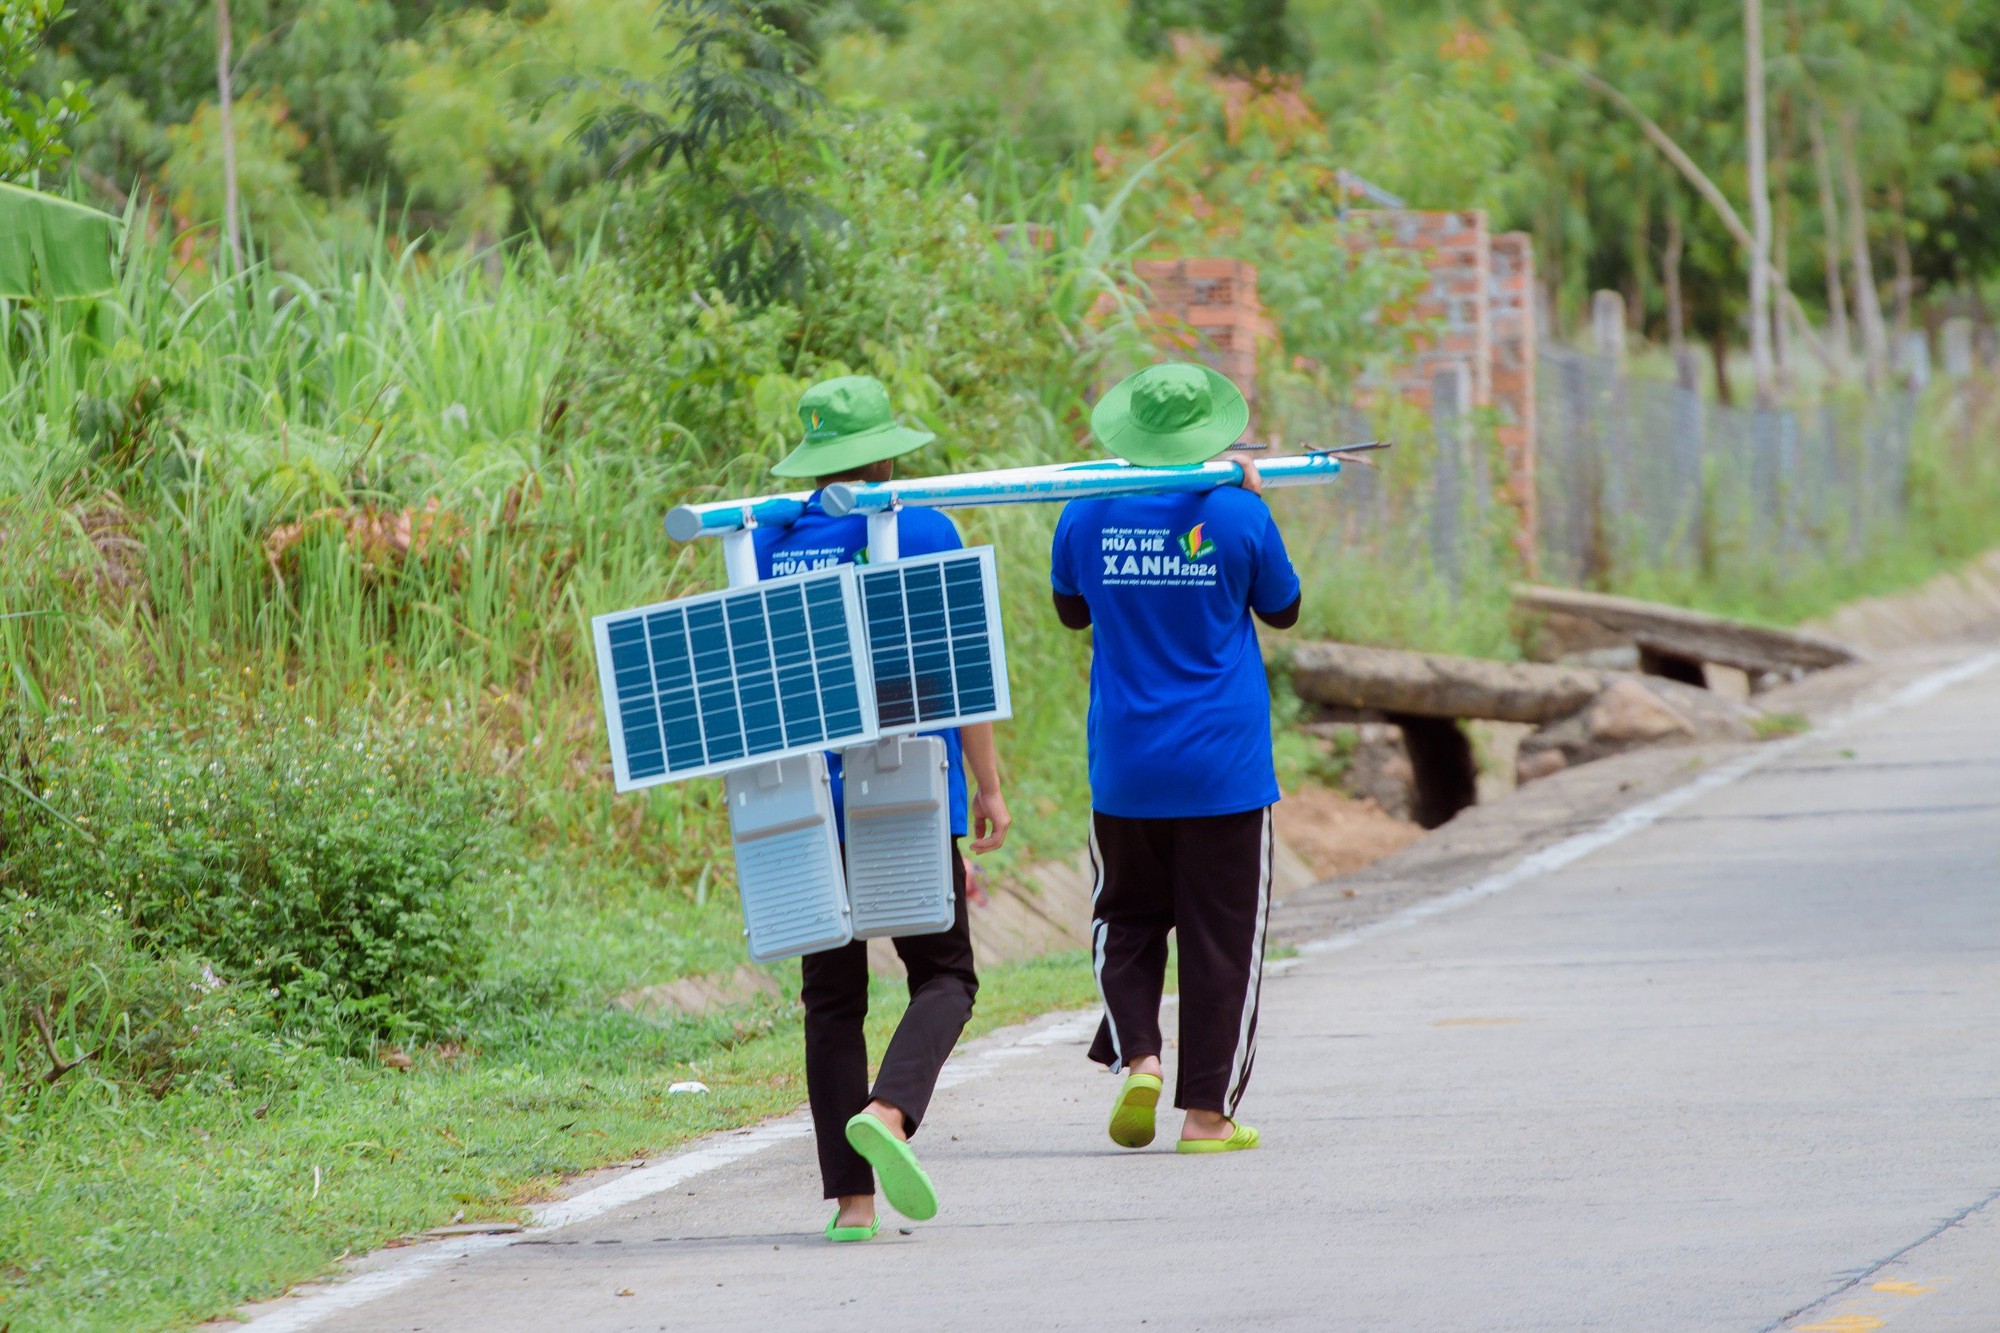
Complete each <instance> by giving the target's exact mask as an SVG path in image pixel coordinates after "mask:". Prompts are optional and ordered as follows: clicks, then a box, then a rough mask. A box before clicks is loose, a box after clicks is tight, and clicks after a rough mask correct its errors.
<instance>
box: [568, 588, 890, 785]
mask: <svg viewBox="0 0 2000 1333" xmlns="http://www.w3.org/2000/svg"><path fill="white" fill-rule="evenodd" d="M842 587H843V584H842V576H841V575H839V574H834V575H831V576H828V577H822V578H817V579H814V580H811V581H808V582H803V583H800V582H789V581H788V582H785V583H780V584H775V585H771V586H768V587H766V586H759V587H754V588H744V589H742V590H740V591H737V592H733V593H730V594H728V595H726V596H722V597H706V598H700V599H691V600H689V601H686V602H679V603H674V604H672V605H669V606H664V607H657V608H653V609H651V610H647V611H636V612H633V613H632V614H630V615H628V616H621V617H617V618H614V619H611V620H609V621H608V623H606V624H605V629H604V633H605V641H606V644H607V646H608V648H609V650H610V670H611V682H610V686H611V688H610V690H609V694H610V695H611V696H612V698H614V699H615V701H616V703H615V709H616V713H617V719H618V723H619V727H620V730H621V732H622V733H623V739H624V755H625V768H626V772H625V775H624V777H625V780H626V785H631V784H635V783H643V782H648V781H656V780H659V779H661V778H667V777H672V776H674V775H676V774H681V773H688V772H694V771H698V770H703V769H709V768H713V767H714V766H716V765H726V764H733V763H742V762H747V761H749V760H754V759H757V758H760V757H762V756H766V755H772V754H778V753H782V752H784V751H787V750H796V749H798V748H800V747H802V746H816V745H820V744H829V745H837V744H841V743H844V742H852V741H855V740H863V739H867V738H868V735H869V733H868V731H867V728H866V722H865V718H864V716H863V713H862V708H861V689H860V685H859V683H858V681H857V680H856V677H855V670H854V661H853V653H852V651H851V648H850V642H849V626H848V619H847V600H846V598H845V596H844V595H843V592H842Z"/></svg>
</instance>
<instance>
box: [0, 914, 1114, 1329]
mask: <svg viewBox="0 0 2000 1333" xmlns="http://www.w3.org/2000/svg"><path fill="white" fill-rule="evenodd" d="M783 983H784V984H785V985H786V987H787V990H788V994H787V995H786V996H785V997H784V998H782V999H779V1000H774V1001H772V1002H771V1003H769V1004H767V1005H763V1006H760V1007H755V1008H745V1009H741V1010H736V1011H732V1012H729V1013H726V1014H721V1015H718V1016H714V1017H710V1018H705V1019H698V1020H681V1021H679V1022H670V1023H658V1022H653V1021H649V1020H647V1019H644V1018H639V1017H634V1016H631V1015H628V1014H624V1013H622V1012H620V1011H618V1010H615V1009H612V1008H609V1007H607V1006H606V1005H604V1004H603V1003H601V1002H598V1003H593V1004H588V1005H575V1006H571V1007H569V1008H566V1009H564V1010H562V1011H560V1012H558V1013H556V1014H554V1015H551V1016H547V1017H544V1018H540V1019H528V1018H517V1019H516V1020H515V1021H514V1022H512V1023H511V1024H510V1025H508V1026H506V1027H503V1028H500V1029H496V1030H493V1031H491V1032H489V1033H488V1034H487V1035H486V1037H485V1039H484V1043H483V1044H482V1045H481V1047H480V1048H479V1049H477V1050H475V1051H468V1052H465V1053H460V1054H456V1055H454V1054H452V1053H451V1052H449V1051H442V1052H441V1051H438V1050H431V1051H428V1052H423V1053H419V1054H418V1055H417V1056H416V1057H415V1059H414V1064H413V1066H412V1068H410V1069H409V1070H408V1071H407V1072H400V1071H398V1070H396V1069H394V1068H391V1067H388V1066H384V1065H381V1064H379V1063H373V1062H365V1061H361V1060H353V1059H334V1058H332V1057H326V1056H322V1055H318V1054H316V1053H305V1052H301V1053H298V1056H297V1060H296V1062H295V1064H294V1067H293V1070H292V1077H291V1079H290V1080H289V1086H286V1087H284V1088H282V1089H272V1088H269V1087H264V1088H255V1087H250V1088H244V1089H240V1090H237V1091H234V1092H230V1093H226V1094H217V1093H215V1092H212V1091H209V1092H200V1093H189V1094H182V1093H173V1094H170V1095H168V1096H167V1097H165V1098H162V1099H160V1100H157V1101H156V1100H153V1099H150V1098H144V1097H141V1098H136V1099H128V1100H124V1101H122V1102H121V1103H119V1104H117V1105H116V1106H115V1107H96V1108H93V1107H89V1106H85V1105H78V1106H76V1107H75V1109H76V1110H77V1112H78V1114H76V1115H75V1116H74V1117H73V1119H72V1120H71V1121H70V1122H69V1123H66V1124H64V1125H63V1126H61V1127H60V1132H52V1133H45V1134H43V1135H40V1136H38V1137H37V1138H36V1139H34V1140H33V1141H30V1142H25V1143H23V1142H19V1141H17V1142H16V1143H15V1144H14V1145H12V1148H13V1150H12V1151H9V1152H8V1153H7V1154H6V1155H5V1157H4V1160H0V1255H4V1256H8V1257H7V1258H6V1259H5V1260H4V1261H0V1326H6V1325H7V1324H9V1323H11V1324H12V1326H13V1327H15V1328H17V1329H22V1330H26V1329H37V1330H43V1329H132V1328H155V1327H163V1326H165V1327H171V1326H181V1325H186V1324H190V1323H195V1322H199V1321H200V1320H202V1319H205V1318H209V1317H212V1316H215V1315H218V1314H223V1313H226V1312H227V1311H228V1310H229V1309H230V1308H232V1307H234V1306H236V1305H238V1304H240V1303H242V1302H244V1301H247V1300H254V1299H258V1298H260V1297H266V1296H271V1295H275V1294H277V1293H278V1292H280V1291H282V1290H283V1289H284V1288H285V1287H287V1286H289V1285H291V1284H293V1283H296V1282H300V1281H303V1280H306V1279H308V1278H311V1277H314V1276H316V1275H319V1274H322V1273H325V1272H327V1271H328V1270H329V1269H330V1268H331V1267H332V1265H333V1264H334V1263H335V1262H336V1261H337V1260H338V1259H339V1258H340V1257H341V1256H343V1255H345V1254H349V1253H358V1252H361V1251H364V1250H368V1249H371V1248H374V1247H376V1246H380V1245H382V1244H384V1243H385V1242H387V1241H390V1240H392V1239H394V1238H396V1237H398V1236H405V1235H410V1234H412V1233H415V1232H419V1231H422V1230H424V1229H425V1228H427V1227H433V1226H437V1225H440V1224H443V1223H446V1222H449V1221H451V1220H452V1219H453V1218H454V1217H456V1216H459V1215H460V1214H463V1216H464V1217H465V1218H469V1219H476V1220H487V1219H493V1218H509V1217H514V1216H517V1215H518V1214H519V1210H520V1208H521V1206H522V1205H523V1204H524V1203H525V1202H527V1201H530V1200H532V1199H535V1198H538V1197H543V1196H545V1195H546V1194H547V1193H548V1192H549V1191H550V1190H551V1189H552V1188H553V1187H554V1186H555V1185H556V1184H557V1183H559V1182H560V1181H561V1180H562V1179H564V1178H565V1177H567V1176H570V1175H573V1174H575V1173H577V1172H579V1171H584V1170H587V1169H589V1168H591V1167H595V1166H600V1165H603V1164H605V1163H607V1162H615V1161H619V1160H622V1159H624V1158H628V1157H631V1156H634V1155H637V1154H640V1153H657V1152H660V1151H663V1150H667V1149H671V1148H673V1147H675V1146H677V1145H679V1144H682V1143H685V1142H687V1141H688V1140H689V1139H692V1138H695V1137H697V1136H699V1135H702V1134H707V1133H711V1132H713V1131H716V1130H721V1129H729V1128H734V1127H738V1126H742V1125H746V1124H750V1123H752V1122H754V1121H757V1120H760V1119H762V1118H764V1117H767V1116H771V1115H777V1114H781V1113H783V1112H786V1111H789V1110H791V1109H793V1108H794V1107H796V1106H798V1105H800V1104H801V1103H802V1102H803V1101H804V1099H805V1079H804V1070H803V1066H802V1064H801V1061H800V1053H799V1047H800V1020H799V1015H798V1011H797V1006H796V1003H795V1001H794V999H793V998H792V997H793V995H795V993H796V991H797V972H796V969H790V970H789V974H788V975H786V976H784V978H783ZM1094 997H1095V990H1094V983H1093V980H1092V976H1091V970H1090V963H1089V958H1088V956H1087V954H1085V953H1083V952H1081V951H1077V952H1071V953H1063V954H1058V955H1052V956H1050V957H1047V958H1042V959H1038V960H1035V961H1032V962H1026V963H1017V964H1011V965H1007V966H1002V967H997V968H994V969H992V970H990V971H988V972H987V973H985V975H984V976H983V977H982V986H981V990H980V995H979V1002H978V1007H977V1009H976V1011H975V1013H974V1015H973V1020H972V1025H971V1027H970V1028H968V1029H967V1034H966V1035H967V1037H968V1038H970V1037H975V1036H978V1035H980V1034H982V1033H985V1032H990V1031H992V1030H993V1029H995V1028H998V1027H1002V1026H1004V1025H1006V1024H1009V1023H1015V1022H1019V1021H1021V1020H1023V1019H1027V1018H1031V1017H1033V1016H1035V1015H1038V1014H1043V1013H1047V1012H1050V1011H1052V1010H1059V1009H1065V1008H1076V1007H1080V1006H1083V1005H1085V1004H1088V1003H1090V1002H1091V1001H1092V1000H1093V999H1094ZM902 1000H903V995H902V989H901V983H899V982H890V981H884V980H880V979H878V980H877V981H876V983H875V986H874V991H873V995H872V1002H871V1006H870V1008H871V1014H870V1019H869V1038H870V1045H871V1047H872V1048H873V1049H875V1050H877V1051H879V1050H880V1049H881V1048H882V1045H883V1043H884V1042H885V1041H886V1040H887V1037H888V1034H889V1032H890V1030H891V1029H892V1028H893V1027H894V1024H895V1022H896V1019H897V1018H898V1016H899V1015H900V1014H901V1012H902V1008H903V1003H902ZM683 1079H699V1080H700V1081H702V1082H703V1083H706V1084H707V1085H708V1087H709V1089H710V1091H709V1092H708V1093H707V1094H705V1095H703V1094H693V1095H689V1094H669V1092H668V1091H667V1089H668V1087H669V1085H670V1084H672V1083H674V1082H676V1081H678V1080H683ZM798 1189H799V1194H800V1198H801V1200H802V1201H807V1200H811V1199H813V1198H815V1197H816V1194H817V1189H818V1184H817V1182H816V1181H814V1180H812V1179H811V1178H810V1177H809V1176H806V1175H803V1174H802V1175H801V1178H800V1180H799V1181H798Z"/></svg>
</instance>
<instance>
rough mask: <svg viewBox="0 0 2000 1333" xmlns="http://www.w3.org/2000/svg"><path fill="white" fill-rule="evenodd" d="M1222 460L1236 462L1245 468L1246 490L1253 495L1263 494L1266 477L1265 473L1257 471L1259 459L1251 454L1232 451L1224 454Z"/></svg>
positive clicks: (1244, 485)
mask: <svg viewBox="0 0 2000 1333" xmlns="http://www.w3.org/2000/svg"><path fill="white" fill-rule="evenodd" d="M1222 461H1223V462H1225V463H1234V464H1236V466H1238V467H1240V468H1242V469H1243V489H1244V490H1246V491H1248V492H1250V494H1252V495H1262V494H1263V493H1264V477H1263V474H1261V473H1260V472H1258V471H1257V460H1256V459H1255V458H1253V457H1251V456H1250V455H1249V454H1244V453H1234V452H1231V453H1226V454H1224V455H1223V456H1222Z"/></svg>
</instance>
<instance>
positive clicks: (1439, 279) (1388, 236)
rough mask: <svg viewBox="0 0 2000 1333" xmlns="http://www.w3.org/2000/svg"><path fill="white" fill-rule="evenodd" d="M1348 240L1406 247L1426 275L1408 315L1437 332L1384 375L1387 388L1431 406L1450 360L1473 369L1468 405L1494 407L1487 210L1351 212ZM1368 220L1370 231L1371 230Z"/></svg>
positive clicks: (1490, 273)
mask: <svg viewBox="0 0 2000 1333" xmlns="http://www.w3.org/2000/svg"><path fill="white" fill-rule="evenodd" d="M1349 216H1350V217H1352V218H1353V219H1355V220H1356V221H1357V222H1358V223H1360V224H1361V225H1360V226H1359V227H1357V228H1356V229H1355V230H1354V231H1352V232H1350V233H1349V236H1350V240H1349V244H1351V245H1357V246H1359V245H1367V244H1369V243H1370V242H1371V241H1372V243H1373V245H1375V246H1377V247H1380V248H1387V249H1397V250H1413V251H1416V252H1417V253H1418V254H1419V255H1420V256H1421V257H1422V259H1423V262H1424V267H1425V269H1427V270H1428V271H1429V273H1430V286H1429V287H1427V288H1425V290H1424V291H1423V292H1422V294H1421V295H1419V296H1418V297H1417V300H1416V303H1415V306H1414V308H1413V309H1412V311H1411V319H1412V320H1413V321H1419V322H1426V323H1428V322H1435V323H1437V324H1438V325H1439V326H1440V327H1439V332H1438V334H1437V336H1436V337H1435V338H1433V339H1430V340H1429V341H1427V342H1426V343H1424V344H1423V345H1421V346H1419V347H1418V348H1417V353H1416V357H1415V359H1414V360H1412V361H1411V362H1409V363H1408V364H1407V365H1402V366H1398V367H1396V368H1395V370H1394V371H1392V372H1391V374H1390V382H1389V387H1390V388H1392V389H1394V390H1395V391H1396V392H1398V393H1400V394H1401V395H1402V396H1403V397H1404V398H1406V399H1408V400H1409V401H1410V402H1412V403H1415V404H1416V405H1417V406H1419V407H1428V406H1430V397H1431V381H1432V379H1433V378H1434V377H1436V376H1437V375H1438V374H1439V373H1440V372H1443V371H1444V370H1445V369H1446V368H1447V367H1448V366H1450V365H1452V364H1453V363H1455V362H1463V363H1464V364H1465V365H1467V366H1469V367H1471V369H1472V405H1473V406H1474V407H1491V406H1492V405H1493V290H1492V289H1493V276H1492V264H1493V246H1492V241H1491V238H1490V237H1489V236H1488V235H1487V231H1486V214H1485V213H1484V212H1481V211H1480V210H1478V209H1470V210H1467V211H1465V212H1458V213H1425V212H1418V211H1415V210H1403V209H1398V210H1395V211H1375V210H1358V211H1356V212H1354V213H1352V214H1350V215H1349ZM1370 224H1373V225H1372V229H1371V227H1370Z"/></svg>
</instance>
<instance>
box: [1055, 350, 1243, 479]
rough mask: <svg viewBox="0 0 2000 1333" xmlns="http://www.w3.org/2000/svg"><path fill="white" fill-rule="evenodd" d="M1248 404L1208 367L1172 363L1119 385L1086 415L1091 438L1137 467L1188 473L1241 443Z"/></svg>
mask: <svg viewBox="0 0 2000 1333" xmlns="http://www.w3.org/2000/svg"><path fill="white" fill-rule="evenodd" d="M1249 425H1250V404H1248V403H1246V402H1244V401H1243V391H1242V390H1240V389H1238V388H1237V387H1236V386H1235V385H1234V384H1231V383H1230V382H1229V377H1228V376H1227V375H1221V374H1217V373H1216V372H1215V371H1213V370H1210V369H1209V368H1208V367H1207V366H1197V365H1191V364H1189V363H1187V362H1185V361H1173V362H1169V363H1167V364H1166V365H1163V366H1148V367H1147V368H1146V369H1144V370H1142V371H1140V372H1139V373H1138V374H1136V375H1130V376H1127V377H1126V378H1125V379H1123V380H1120V381H1119V382H1118V384H1117V386H1116V387H1115V388H1113V389H1112V390H1111V392H1109V393H1107V394H1105V395H1104V397H1102V398H1100V399H1098V401H1097V406H1096V407H1094V408H1092V409H1091V411H1090V433H1091V434H1092V435H1095V436H1096V437H1097V441H1098V443H1099V444H1102V445H1103V446H1104V447H1105V448H1106V449H1109V450H1110V451H1111V452H1112V453H1114V454H1117V455H1118V456H1119V457H1120V458H1122V459H1124V460H1125V461H1126V462H1128V463H1132V464H1135V465H1137V466H1139V467H1193V466H1195V465H1196V464H1198V463H1206V462H1207V461H1208V460H1209V459H1211V458H1213V457H1215V456H1216V455H1217V454H1219V453H1221V452H1222V451H1223V450H1225V449H1227V448H1228V447H1229V446H1230V445H1232V444H1234V443H1236V442H1237V441H1238V440H1240V439H1242V438H1243V432H1244V430H1245V429H1246V428H1247V427H1248V426H1249Z"/></svg>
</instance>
